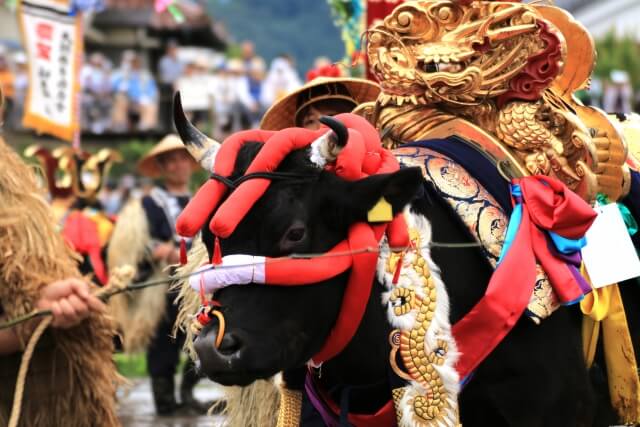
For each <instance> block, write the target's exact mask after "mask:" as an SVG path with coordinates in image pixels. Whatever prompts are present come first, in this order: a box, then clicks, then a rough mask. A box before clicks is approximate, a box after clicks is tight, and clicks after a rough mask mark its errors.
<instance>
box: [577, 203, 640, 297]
mask: <svg viewBox="0 0 640 427" xmlns="http://www.w3.org/2000/svg"><path fill="white" fill-rule="evenodd" d="M594 209H595V211H596V212H598V216H597V217H596V220H595V221H594V222H593V224H592V225H591V228H589V230H588V231H587V234H586V238H587V245H586V246H585V247H584V248H582V260H583V261H584V265H585V267H586V269H587V272H588V273H589V278H590V279H591V283H592V284H593V287H594V288H602V287H604V286H608V285H612V284H614V283H619V282H621V281H623V280H627V279H633V278H634V277H638V276H640V260H639V259H638V254H637V253H636V250H635V248H634V247H633V242H632V241H631V237H630V236H629V233H628V231H627V226H626V225H625V224H624V219H623V218H622V215H621V214H620V211H619V210H618V206H617V205H616V204H615V203H610V204H608V205H604V206H597V207H595V208H594Z"/></svg>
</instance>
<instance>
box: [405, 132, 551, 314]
mask: <svg viewBox="0 0 640 427" xmlns="http://www.w3.org/2000/svg"><path fill="white" fill-rule="evenodd" d="M393 152H394V154H395V156H396V157H397V158H398V160H399V161H400V162H401V164H404V165H406V166H418V167H420V168H421V169H422V174H423V176H424V177H425V179H426V180H428V181H429V182H431V183H432V184H433V186H434V188H435V189H436V190H437V192H438V194H439V195H440V196H441V197H442V198H443V199H444V200H446V201H447V202H448V203H449V205H450V206H451V208H452V209H453V211H455V212H456V214H457V215H458V216H459V217H460V219H461V220H462V221H463V222H464V224H466V226H467V227H468V229H469V232H470V233H471V235H472V236H473V237H474V238H475V239H476V240H477V241H478V242H479V243H480V244H481V250H482V252H483V254H484V256H485V257H486V259H487V261H488V262H489V263H490V264H491V266H493V267H494V268H495V267H496V265H497V262H498V258H499V256H500V253H501V251H502V246H503V244H504V241H505V235H506V231H507V225H508V223H509V215H510V214H511V201H510V196H509V187H508V182H507V181H506V179H504V178H503V177H502V176H501V175H500V174H499V173H498V171H497V169H496V167H495V166H494V165H493V163H492V162H491V161H490V160H489V159H488V158H487V157H485V156H484V155H483V154H482V153H481V152H479V151H478V150H477V149H475V148H473V147H471V146H470V145H469V144H467V143H466V142H465V141H464V140H462V139H460V138H457V137H451V138H447V139H432V140H426V141H419V142H415V143H411V144H407V145H403V146H402V147H399V148H396V149H394V150H393ZM537 270H538V271H537V280H536V284H535V287H534V291H533V293H532V295H531V300H530V302H529V305H528V307H527V311H526V313H527V315H528V316H529V318H530V319H531V320H533V321H534V322H535V323H537V324H539V323H540V322H541V321H542V320H543V319H545V318H547V317H548V316H550V315H551V314H552V313H553V312H554V311H555V310H556V309H557V308H558V307H559V306H560V303H559V301H558V298H557V297H556V295H555V293H554V291H553V289H552V287H551V284H550V282H549V279H548V278H547V276H546V274H545V272H544V271H543V269H542V267H541V266H540V265H538V266H537Z"/></svg>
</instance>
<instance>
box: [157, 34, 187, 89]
mask: <svg viewBox="0 0 640 427" xmlns="http://www.w3.org/2000/svg"><path fill="white" fill-rule="evenodd" d="M184 68H185V66H184V64H183V63H182V61H180V59H179V58H178V44H177V43H176V41H175V40H171V41H169V43H168V44H167V50H166V52H165V54H164V56H163V57H162V58H161V59H160V63H159V64H158V74H159V80H160V84H161V85H171V87H173V85H175V83H176V82H177V81H178V79H179V78H180V76H181V75H182V72H183V71H184Z"/></svg>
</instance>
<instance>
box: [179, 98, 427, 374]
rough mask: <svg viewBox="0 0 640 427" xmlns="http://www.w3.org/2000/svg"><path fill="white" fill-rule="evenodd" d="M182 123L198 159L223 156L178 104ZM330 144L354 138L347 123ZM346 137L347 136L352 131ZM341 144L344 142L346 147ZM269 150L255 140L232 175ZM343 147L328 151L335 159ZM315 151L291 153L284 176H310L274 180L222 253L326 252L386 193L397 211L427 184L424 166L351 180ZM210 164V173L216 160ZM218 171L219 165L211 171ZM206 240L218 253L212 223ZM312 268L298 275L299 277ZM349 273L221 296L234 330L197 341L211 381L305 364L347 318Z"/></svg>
mask: <svg viewBox="0 0 640 427" xmlns="http://www.w3.org/2000/svg"><path fill="white" fill-rule="evenodd" d="M176 107H177V108H176V112H177V113H176V127H177V129H178V131H179V133H180V135H181V137H182V138H183V141H184V143H185V145H186V146H187V147H191V148H192V151H193V153H194V154H195V157H196V159H197V160H202V159H203V158H206V156H207V153H209V155H210V156H211V154H212V153H214V157H215V153H216V152H217V149H218V148H217V146H216V144H217V143H216V142H215V141H212V140H210V139H208V138H206V137H204V136H203V135H202V133H200V132H199V131H197V129H195V128H194V127H193V126H192V125H191V124H190V123H189V122H188V121H187V119H186V118H185V117H184V115H182V114H181V113H180V111H181V110H180V108H179V105H177V106H176ZM330 124H331V125H332V127H333V128H335V135H333V137H332V138H331V140H332V141H334V143H335V142H336V141H340V140H341V139H342V138H346V137H347V136H346V132H344V129H342V128H341V126H340V125H339V124H336V123H335V121H334V122H330ZM343 132H344V133H343ZM338 145H339V144H338ZM262 148H263V144H262V143H259V142H252V141H246V143H244V144H243V146H242V148H241V149H240V151H239V154H238V156H237V159H236V162H235V167H234V171H233V174H232V175H231V179H232V180H233V179H235V178H238V177H241V176H242V175H244V173H245V171H246V169H247V168H248V167H249V165H250V163H251V161H252V160H253V159H254V158H255V156H256V155H257V154H258V153H259V152H260V150H261V149H262ZM335 148H336V147H334V146H332V145H331V144H329V146H328V149H327V150H326V153H325V155H326V156H327V157H329V158H328V159H327V160H329V161H330V160H331V158H330V156H331V151H332V150H333V151H334V152H335ZM310 151H311V150H309V149H300V150H297V151H293V152H291V153H290V154H289V155H288V156H287V157H286V158H285V159H284V160H283V161H282V162H281V163H280V166H279V168H278V169H277V172H288V173H295V174H296V175H297V176H305V177H308V178H309V179H298V180H273V181H272V182H271V184H270V186H269V188H268V190H267V191H266V193H264V195H263V196H261V197H260V198H259V199H258V200H257V202H256V203H255V204H254V205H253V206H252V207H251V209H250V210H249V211H248V213H247V214H246V215H245V216H244V217H243V218H242V220H241V221H240V222H239V223H238V225H237V226H236V227H235V229H234V231H233V232H232V233H231V234H230V235H229V236H228V237H225V238H221V239H220V245H221V249H222V253H223V254H224V255H225V256H227V255H233V254H246V255H259V256H266V257H281V256H286V255H290V254H292V253H297V254H304V253H323V252H326V251H328V250H330V249H331V248H332V247H333V246H335V245H336V244H337V243H339V242H340V241H342V240H344V239H345V237H346V236H347V231H348V228H349V226H350V225H351V224H353V223H355V222H360V221H366V220H367V212H368V211H369V210H370V209H371V208H372V207H373V206H374V205H375V204H376V202H377V201H378V200H379V199H380V197H381V196H384V197H385V198H386V200H388V201H389V203H390V204H391V205H392V208H393V212H394V214H395V213H397V212H400V211H401V210H402V209H403V207H404V206H405V205H406V204H407V203H408V202H409V201H410V200H411V199H412V197H413V196H414V194H415V192H416V190H417V188H418V186H419V185H420V183H421V182H422V181H421V180H422V177H421V174H420V172H419V170H417V169H415V168H408V169H401V170H400V171H398V172H395V173H392V174H385V175H374V176H371V177H368V178H364V179H361V180H356V181H346V180H343V179H341V178H339V177H338V176H336V175H335V174H334V173H331V172H327V171H325V170H324V169H322V168H319V167H318V166H317V165H316V164H314V163H313V162H312V161H311V160H310V158H311V152H310ZM213 161H214V160H213V159H209V160H208V162H209V168H210V165H211V164H212V163H213ZM209 170H210V169H209ZM202 239H203V241H204V243H205V245H206V246H207V249H208V251H209V256H211V255H212V253H213V247H214V236H213V234H212V232H211V230H210V229H209V223H208V222H207V223H206V224H205V226H204V227H203V229H202ZM302 274H303V272H298V271H291V275H294V276H295V275H302ZM346 281H347V273H345V274H342V275H339V276H337V277H334V278H332V279H330V280H327V281H324V282H320V283H316V284H312V285H306V286H286V287H281V286H270V285H264V284H253V283H252V284H248V285H247V284H245V285H242V286H229V287H225V288H224V289H221V290H219V291H217V292H216V294H215V298H216V300H217V301H219V302H220V303H221V305H222V308H221V312H222V314H223V315H224V318H225V323H226V327H225V333H224V336H223V337H222V341H221V343H220V345H219V346H218V347H217V348H216V346H215V345H214V342H215V340H216V336H217V334H218V327H219V325H218V323H217V321H214V322H213V323H210V324H209V325H207V326H206V327H205V328H204V329H203V330H202V331H201V333H200V334H199V336H198V338H197V339H196V341H195V349H196V352H197V353H198V357H199V359H200V363H201V369H202V370H203V372H204V373H205V374H206V375H207V376H208V377H210V378H211V379H212V380H214V381H216V382H219V383H222V384H226V385H231V384H235V385H246V384H249V383H251V382H253V381H254V380H256V379H261V378H268V377H270V376H272V375H274V374H276V373H277V372H279V371H282V370H287V369H292V368H296V367H300V366H303V365H304V364H305V363H307V361H308V360H309V359H310V358H311V357H312V356H313V355H314V354H315V353H316V352H317V351H318V350H319V349H320V348H321V346H322V344H323V343H324V341H325V339H326V338H327V336H328V334H329V332H330V330H331V327H332V326H333V324H334V322H335V320H336V317H337V315H338V312H339V309H340V305H341V300H342V295H343V292H344V285H345V283H346Z"/></svg>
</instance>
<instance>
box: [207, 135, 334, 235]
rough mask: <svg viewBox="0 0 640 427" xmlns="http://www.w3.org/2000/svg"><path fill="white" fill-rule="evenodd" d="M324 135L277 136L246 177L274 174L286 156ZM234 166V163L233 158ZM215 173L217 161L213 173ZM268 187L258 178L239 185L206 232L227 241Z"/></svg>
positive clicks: (257, 158) (259, 156)
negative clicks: (209, 230)
mask: <svg viewBox="0 0 640 427" xmlns="http://www.w3.org/2000/svg"><path fill="white" fill-rule="evenodd" d="M326 132H327V129H326V128H324V129H321V130H317V131H311V130H308V129H301V128H289V129H284V130H282V131H279V132H276V133H275V134H274V135H273V136H271V137H270V138H269V139H268V140H267V141H266V142H265V145H264V147H263V148H262V150H260V152H259V153H258V155H257V156H256V157H255V159H254V160H253V162H251V165H250V166H249V168H248V169H247V171H246V172H245V173H246V174H251V173H254V172H273V171H275V170H276V169H277V168H278V166H280V163H281V162H282V160H283V159H284V158H285V157H287V155H288V154H289V153H291V152H292V151H295V150H298V149H301V148H305V147H307V146H308V145H309V144H311V143H312V142H313V141H314V140H315V139H317V138H318V137H320V136H321V135H322V134H324V133H326ZM223 147H224V145H223ZM221 154H222V153H221ZM225 160H226V159H225ZM233 162H234V163H235V158H234V160H233ZM217 169H218V166H217V159H216V171H217ZM270 183H271V181H269V180H268V179H262V178H257V179H252V180H250V181H245V182H243V183H242V184H240V186H239V187H238V188H237V189H236V190H235V191H234V192H233V193H232V194H231V195H230V196H229V198H228V199H227V200H226V201H225V202H224V203H223V204H222V205H221V206H220V207H219V208H218V211H217V212H216V214H215V215H214V216H213V218H212V219H211V223H210V224H209V228H210V229H211V231H212V232H213V234H215V235H216V236H220V237H223V238H225V237H229V236H230V235H231V233H233V231H234V230H235V229H236V227H237V225H238V223H239V222H240V221H241V220H242V218H244V216H245V215H246V214H247V212H249V210H250V209H251V207H252V206H253V205H254V203H255V202H256V201H258V199H259V198H260V197H262V195H263V194H264V193H265V191H267V188H269V184H270Z"/></svg>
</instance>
